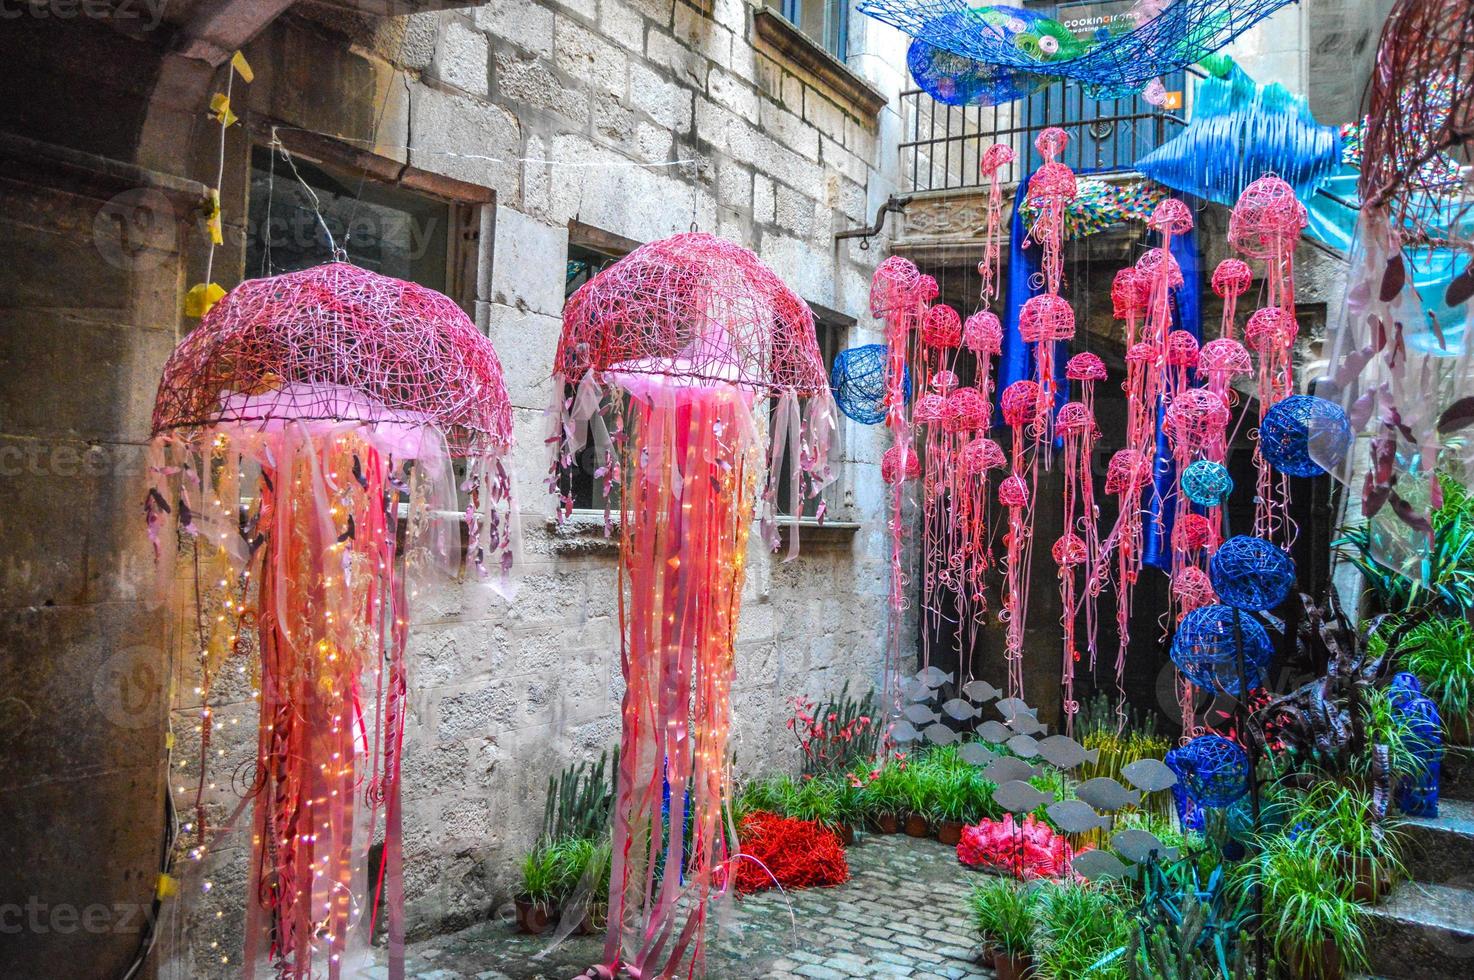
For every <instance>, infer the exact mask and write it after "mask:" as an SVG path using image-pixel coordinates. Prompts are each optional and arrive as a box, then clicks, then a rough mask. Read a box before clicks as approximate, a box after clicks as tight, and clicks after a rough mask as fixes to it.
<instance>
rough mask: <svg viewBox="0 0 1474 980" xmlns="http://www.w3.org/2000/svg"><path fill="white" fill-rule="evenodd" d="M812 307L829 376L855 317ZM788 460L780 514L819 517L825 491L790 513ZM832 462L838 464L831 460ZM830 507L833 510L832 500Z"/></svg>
mask: <svg viewBox="0 0 1474 980" xmlns="http://www.w3.org/2000/svg"><path fill="white" fill-rule="evenodd" d="M809 308H810V309H811V310H813V311H814V337H815V339H816V340H818V342H819V362H820V363H821V364H822V365H824V376H825V377H826V378H827V377H829V375H830V372H831V371H833V370H834V359H835V358H836V357H838V356H839V352H840V349H841V348H842V347H843V345H844V340H845V335H846V333H847V332H848V331H849V328H850V326H851V325H852V324H853V323H854V322H855V321H854V319H853V318H851V317H847V316H845V315H844V314H842V313H836V312H835V311H833V310H830V309H826V308H825V307H822V306H818V305H816V304H814V303H810V304H809ZM775 408H776V406H774V407H770V409H769V413H770V414H769V418H771V417H772V415H771V413H772V412H773V411H774V410H775ZM838 422H839V420H838V419H836V425H837V424H838ZM838 437H839V433H838V431H836V432H835V433H834V438H838ZM788 459H789V457H788V454H787V453H785V454H784V456H783V461H782V463H781V464H780V465H781V466H782V467H783V470H782V472H781V473H780V474H779V476H778V513H779V514H781V515H783V516H785V517H793V516H798V517H817V516H818V515H819V500H820V497H822V496H824V494H821V495H820V497H807V498H805V499H804V500H803V501H802V502H801V507H802V508H803V511H802V513H800V514H798V515H794V514H791V513H789V510H790V508H789V496H788V495H789V493H790V492H791V488H792V486H793V484H792V482H791V480H792V473H791V472H790V468H789V465H788ZM831 465H836V464H835V463H834V462H831ZM835 485H836V484H833V483H831V484H830V485H829V486H830V487H831V488H832V487H834V486H835ZM827 492H828V491H827V490H826V494H827ZM830 509H831V510H833V506H832V502H831V507H830Z"/></svg>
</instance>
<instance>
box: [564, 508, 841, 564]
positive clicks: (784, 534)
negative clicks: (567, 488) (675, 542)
mask: <svg viewBox="0 0 1474 980" xmlns="http://www.w3.org/2000/svg"><path fill="white" fill-rule="evenodd" d="M609 521H610V524H609V529H610V530H609V536H608V537H605V536H604V512H603V511H602V510H581V509H580V510H575V511H574V512H573V513H572V514H570V515H568V517H566V518H564V519H563V521H561V522H560V521H558V519H557V518H553V517H549V518H548V519H547V520H546V521H545V526H546V527H547V529H548V535H549V536H550V537H551V538H552V548H553V551H554V552H556V553H557V554H559V555H567V556H577V555H605V554H617V553H618V552H619V521H620V515H619V512H618V511H615V512H614V513H613V514H611V515H610V516H609ZM795 529H797V530H798V538H799V554H800V555H802V554H803V548H804V547H805V546H807V545H815V546H829V547H849V543H850V542H851V541H853V540H854V538H855V535H856V534H858V533H859V530H860V524H859V523H858V522H857V521H834V520H826V521H825V522H824V523H823V524H820V523H819V522H818V521H816V520H815V519H814V518H812V517H803V518H798V519H795V518H792V517H779V518H778V535H779V538H780V541H781V546H780V548H779V551H778V553H779V554H780V555H781V554H782V553H783V549H784V548H786V547H787V546H788V536H789V535H790V534H792V533H793V532H794V530H795ZM754 533H756V531H755V530H754Z"/></svg>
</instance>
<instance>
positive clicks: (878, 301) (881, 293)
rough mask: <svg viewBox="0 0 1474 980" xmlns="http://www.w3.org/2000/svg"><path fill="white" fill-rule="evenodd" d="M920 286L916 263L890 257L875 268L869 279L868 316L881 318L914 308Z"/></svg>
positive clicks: (895, 256) (919, 275)
mask: <svg viewBox="0 0 1474 980" xmlns="http://www.w3.org/2000/svg"><path fill="white" fill-rule="evenodd" d="M920 285H921V270H920V269H918V268H916V263H914V262H912V261H911V260H910V259H906V258H902V257H901V256H899V255H892V256H891V257H890V258H888V259H886V260H885V261H884V262H882V263H880V265H878V266H876V268H875V274H874V275H873V276H872V277H871V279H870V315H871V316H877V317H883V316H885V315H886V314H887V313H892V312H895V311H897V310H901V309H904V308H906V307H908V306H914V305H915V304H916V303H917V302H919V301H918V299H917V296H918V293H919V292H920Z"/></svg>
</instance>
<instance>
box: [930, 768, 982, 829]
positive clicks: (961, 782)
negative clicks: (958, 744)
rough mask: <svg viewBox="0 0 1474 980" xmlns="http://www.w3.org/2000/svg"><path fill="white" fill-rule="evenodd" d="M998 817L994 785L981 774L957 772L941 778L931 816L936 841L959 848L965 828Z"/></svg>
mask: <svg viewBox="0 0 1474 980" xmlns="http://www.w3.org/2000/svg"><path fill="white" fill-rule="evenodd" d="M997 813H998V807H996V806H995V805H994V804H993V794H992V784H991V783H989V782H988V781H987V780H985V779H984V778H983V777H982V775H981V774H980V773H978V772H976V771H975V770H972V769H957V770H948V771H944V772H942V773H940V774H938V777H937V781H936V784H935V787H934V792H933V797H932V806H931V813H930V814H929V816H930V817H931V821H932V829H933V830H934V831H936V835H937V840H939V841H940V842H942V843H943V844H946V845H948V846H956V844H957V842H958V841H960V840H961V839H962V830H963V828H964V827H966V826H967V825H969V824H974V823H977V822H978V821H979V820H982V819H983V818H984V817H988V816H994V815H996V814H997Z"/></svg>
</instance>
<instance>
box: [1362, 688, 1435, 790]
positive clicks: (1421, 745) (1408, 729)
mask: <svg viewBox="0 0 1474 980" xmlns="http://www.w3.org/2000/svg"><path fill="white" fill-rule="evenodd" d="M1361 718H1362V725H1363V726H1364V727H1365V729H1366V740H1367V744H1369V745H1383V746H1386V747H1387V768H1388V770H1389V774H1390V775H1391V776H1392V778H1393V779H1394V781H1395V780H1396V779H1398V778H1399V777H1404V776H1407V777H1415V776H1420V775H1422V774H1423V772H1424V771H1425V769H1426V764H1425V763H1424V762H1423V758H1422V756H1421V755H1420V754H1419V753H1420V752H1422V751H1424V750H1425V749H1426V748H1427V744H1426V741H1425V739H1424V738H1423V736H1422V735H1420V734H1419V733H1418V732H1417V730H1416V729H1415V728H1414V726H1413V722H1412V719H1410V718H1408V717H1407V716H1406V715H1404V714H1402V713H1401V712H1399V711H1396V710H1394V709H1393V707H1392V699H1391V698H1390V697H1388V695H1387V691H1386V689H1385V688H1371V689H1369V690H1368V691H1367V692H1366V696H1365V697H1364V698H1363V699H1362V701H1361ZM1348 768H1349V769H1350V771H1351V774H1352V775H1353V776H1355V777H1357V778H1358V779H1359V780H1361V781H1362V782H1363V783H1368V784H1370V783H1371V782H1372V781H1373V780H1374V779H1375V778H1376V773H1375V771H1374V770H1375V765H1374V760H1373V756H1372V754H1371V753H1370V752H1361V753H1357V754H1356V755H1355V756H1354V757H1353V758H1352V760H1351V765H1350V766H1349V767H1348Z"/></svg>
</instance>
